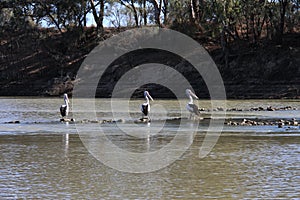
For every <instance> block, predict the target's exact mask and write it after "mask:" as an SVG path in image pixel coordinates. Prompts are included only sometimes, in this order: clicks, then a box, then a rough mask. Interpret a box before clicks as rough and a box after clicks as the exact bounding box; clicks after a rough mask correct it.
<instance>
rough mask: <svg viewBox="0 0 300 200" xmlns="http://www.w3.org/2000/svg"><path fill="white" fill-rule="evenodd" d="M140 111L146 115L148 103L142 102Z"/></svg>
mask: <svg viewBox="0 0 300 200" xmlns="http://www.w3.org/2000/svg"><path fill="white" fill-rule="evenodd" d="M141 110H142V113H143V114H144V115H145V116H147V115H148V104H145V103H144V104H142V106H141Z"/></svg>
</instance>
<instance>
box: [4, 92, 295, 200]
mask: <svg viewBox="0 0 300 200" xmlns="http://www.w3.org/2000/svg"><path fill="white" fill-rule="evenodd" d="M82 101H84V102H87V106H88V105H89V103H88V100H86V101H85V100H82ZM120 101H122V100H120ZM182 101H183V102H185V101H186V100H182ZM109 102H110V101H109V99H96V102H95V105H96V107H97V108H98V110H97V114H96V118H97V119H99V120H100V119H101V120H103V119H107V120H109V119H111V118H112V117H116V116H117V119H115V120H116V122H111V123H92V122H93V121H86V123H82V121H81V120H83V119H85V118H86V116H85V118H83V119H78V117H76V123H77V124H76V123H71V122H70V123H65V122H60V121H59V120H60V115H59V109H58V108H59V106H60V104H61V103H62V100H61V99H59V98H28V97H27V98H5V97H2V98H0V126H1V128H0V152H1V153H0V199H19V198H22V199H23V198H25V199H38V198H40V199H254V198H259V199H297V198H299V196H300V156H299V155H300V130H299V126H293V127H289V126H284V127H283V128H278V127H277V126H274V125H273V126H271V125H267V126H227V125H225V126H224V127H223V131H222V133H221V135H220V137H219V138H218V140H217V142H216V144H215V145H214V147H213V149H212V150H211V151H210V152H209V154H208V155H207V156H205V157H204V158H200V157H199V148H200V147H201V145H202V144H203V141H204V139H205V137H206V134H208V133H207V131H208V126H209V119H207V118H205V119H204V120H201V121H200V123H199V124H198V121H197V120H196V121H193V120H190V119H188V113H183V114H182V113H179V111H178V105H179V104H178V102H177V101H175V100H157V101H155V102H153V106H152V107H153V111H152V115H151V118H152V122H151V123H149V124H144V123H142V124H141V125H140V126H139V127H140V128H141V127H142V128H143V126H145V127H149V126H150V127H152V128H154V129H155V128H157V127H159V126H161V124H162V123H160V121H163V128H162V129H160V132H159V133H158V134H155V135H150V136H148V137H147V138H135V137H132V136H130V137H128V136H126V135H125V136H124V135H123V134H120V133H119V130H118V126H117V121H120V123H122V124H123V125H124V126H125V127H126V128H127V129H126V130H129V131H130V127H132V128H134V127H135V125H136V123H135V122H134V119H138V118H139V117H140V113H139V104H140V103H142V102H143V101H139V100H132V102H131V103H130V106H131V107H130V108H131V109H132V112H131V113H130V119H129V118H122V116H126V115H125V114H124V112H123V111H122V109H121V108H120V110H118V112H119V113H118V114H117V115H116V116H115V115H114V116H111V113H110V110H109V109H107V107H106V106H105V104H107V103H109ZM198 104H199V106H200V107H203V108H209V107H210V102H209V101H206V100H200V101H198ZM259 106H262V107H264V108H266V107H267V106H273V107H278V108H279V107H286V106H291V107H292V108H295V109H291V110H278V111H251V110H250V108H252V107H259ZM231 108H241V109H242V111H231V112H227V115H226V121H227V120H229V119H235V120H241V119H243V118H247V119H268V120H274V121H276V120H279V119H293V118H294V119H296V120H298V121H299V120H300V114H299V110H300V101H299V100H235V101H227V109H231ZM82 109H83V110H85V108H84V107H83V108H82ZM203 113H204V115H205V116H209V115H210V113H209V111H204V112H203ZM180 117H181V119H180ZM177 119H180V120H177ZM82 124H84V129H86V131H87V132H89V131H91V132H93V131H95V129H96V128H99V127H100V128H102V129H103V130H105V131H104V132H105V135H106V136H107V138H108V139H110V140H111V141H113V142H114V144H116V145H118V146H119V147H121V148H126V149H127V150H128V151H133V152H137V153H145V152H154V151H156V150H158V149H160V148H162V147H163V146H165V145H167V144H170V143H171V141H172V139H174V137H175V135H176V134H189V131H190V127H191V126H193V127H195V124H196V125H197V126H196V131H195V134H193V135H192V136H193V137H192V138H191V140H190V141H189V142H190V143H189V144H190V146H189V147H188V148H187V149H186V150H185V151H184V152H183V154H182V155H181V156H180V157H179V158H178V159H176V160H175V161H174V162H170V164H168V165H167V166H165V167H163V168H161V169H158V170H153V171H150V172H147V173H130V172H126V170H125V169H124V171H122V170H116V169H114V168H111V167H110V166H109V165H107V164H103V162H101V161H99V160H98V159H96V158H95V157H94V156H93V154H91V153H90V151H89V149H88V147H87V146H86V145H85V143H84V142H83V138H82V135H80V132H78V125H80V126H81V125H82ZM179 126H181V127H182V129H179V128H178V127H179ZM95 127H96V128H95ZM141 130H142V129H141ZM179 142H180V141H179ZM181 142H182V143H184V142H185V141H181ZM146 167H147V166H146Z"/></svg>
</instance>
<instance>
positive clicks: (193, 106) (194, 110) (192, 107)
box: [187, 103, 200, 116]
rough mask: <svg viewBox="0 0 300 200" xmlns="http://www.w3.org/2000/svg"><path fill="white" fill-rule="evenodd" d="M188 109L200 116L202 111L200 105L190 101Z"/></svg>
mask: <svg viewBox="0 0 300 200" xmlns="http://www.w3.org/2000/svg"><path fill="white" fill-rule="evenodd" d="M187 109H188V110H189V111H190V112H191V113H194V114H195V115H197V116H200V112H199V109H198V106H196V105H195V104H192V103H189V104H188V105H187Z"/></svg>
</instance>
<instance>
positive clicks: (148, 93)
mask: <svg viewBox="0 0 300 200" xmlns="http://www.w3.org/2000/svg"><path fill="white" fill-rule="evenodd" d="M148 97H149V98H150V99H151V101H154V100H153V98H152V97H151V96H150V94H149V93H148Z"/></svg>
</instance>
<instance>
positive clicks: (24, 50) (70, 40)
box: [0, 28, 300, 99]
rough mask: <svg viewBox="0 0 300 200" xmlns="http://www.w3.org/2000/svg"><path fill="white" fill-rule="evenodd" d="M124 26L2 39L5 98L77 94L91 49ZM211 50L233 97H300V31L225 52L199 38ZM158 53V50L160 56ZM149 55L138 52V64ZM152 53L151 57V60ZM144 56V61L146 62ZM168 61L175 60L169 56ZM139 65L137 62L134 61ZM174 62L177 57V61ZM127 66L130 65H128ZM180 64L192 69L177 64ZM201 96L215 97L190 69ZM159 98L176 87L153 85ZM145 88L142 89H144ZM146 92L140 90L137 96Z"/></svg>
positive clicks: (102, 92) (0, 88)
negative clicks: (278, 41)
mask: <svg viewBox="0 0 300 200" xmlns="http://www.w3.org/2000/svg"><path fill="white" fill-rule="evenodd" d="M120 31H124V29H123V30H122V29H121V30H117V29H106V30H105V34H104V37H101V38H99V37H98V36H97V34H96V32H95V30H94V29H93V28H89V29H86V30H85V32H84V34H79V32H78V31H76V30H74V31H69V32H65V33H59V32H57V31H55V30H53V29H39V30H35V31H29V30H24V31H22V32H16V33H6V34H3V36H2V37H1V46H0V51H1V54H2V55H1V63H0V72H1V73H0V96H59V95H61V94H63V93H65V92H67V93H69V94H71V93H72V89H73V86H74V84H75V82H76V73H77V70H78V69H79V67H80V65H81V63H82V62H83V60H84V59H85V57H86V56H87V55H88V53H89V52H90V51H91V50H92V49H93V48H94V47H95V46H97V44H98V43H99V42H100V41H101V40H103V39H106V38H109V37H111V36H112V35H114V34H117V33H119V32H120ZM194 39H195V40H197V41H199V43H200V44H201V45H202V46H204V47H205V49H206V50H207V51H208V52H209V54H210V55H211V57H212V58H213V60H214V61H215V63H216V64H217V66H218V68H219V71H220V73H221V75H222V78H223V81H224V85H225V88H226V94H227V98H229V99H269V98H273V99H281V98H288V99H299V98H300V80H299V77H300V68H299V66H300V44H299V41H300V34H296V33H295V34H288V35H285V36H284V41H283V45H280V46H278V45H275V44H272V43H267V42H263V41H262V42H261V43H257V44H255V45H253V44H243V43H242V42H240V43H239V44H232V45H231V46H230V48H228V50H227V51H226V53H224V51H222V49H221V47H220V45H219V44H218V43H216V42H215V41H213V40H210V39H209V38H204V39H203V38H200V37H195V38H194ZM153 55H155V52H154V54H153ZM147 56H148V55H147V54H143V53H139V54H135V55H134V53H133V54H132V57H135V58H136V59H137V60H138V62H140V63H141V62H143V61H145V62H146V61H147V59H146V58H148V57H147ZM145 57H146V58H145ZM126 59H127V58H124V59H123V60H122V59H120V61H119V62H120V63H119V65H117V66H121V64H122V67H119V68H117V69H118V70H119V71H118V73H116V72H115V71H110V72H109V71H108V72H107V73H106V77H104V80H107V81H106V82H105V83H104V84H101V85H99V86H98V90H97V96H98V97H110V95H111V91H112V89H113V86H114V85H115V82H116V81H117V80H118V79H116V78H117V77H118V76H119V75H120V74H124V72H125V70H126V69H127V68H128V66H126V63H127V64H128V60H126ZM143 59H144V60H143ZM165 59H166V60H167V61H168V59H169V60H170V59H172V58H168V57H166V58H165ZM134 62H136V63H131V64H137V61H134ZM172 62H173V60H172ZM124 64H125V66H124ZM173 64H175V65H176V67H177V68H179V69H180V68H182V71H184V68H185V67H186V66H185V65H183V64H182V63H180V62H178V63H176V62H175V63H173ZM185 76H187V78H188V80H190V82H191V85H192V86H193V87H194V90H195V91H196V93H197V94H198V96H200V98H209V93H208V90H207V88H206V85H205V83H204V82H203V81H202V80H200V81H199V78H198V79H195V77H194V75H193V74H192V73H188V72H186V74H185ZM149 87H150V88H151V89H152V94H153V96H156V97H160V98H168V97H170V91H169V90H167V89H166V88H162V87H159V86H157V85H150V86H148V88H149ZM143 89H145V88H141V90H143ZM139 95H140V94H139V92H136V93H135V94H134V95H133V97H138V96H139Z"/></svg>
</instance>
